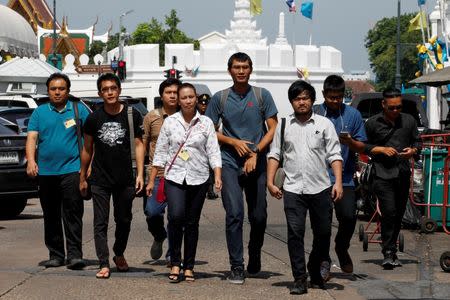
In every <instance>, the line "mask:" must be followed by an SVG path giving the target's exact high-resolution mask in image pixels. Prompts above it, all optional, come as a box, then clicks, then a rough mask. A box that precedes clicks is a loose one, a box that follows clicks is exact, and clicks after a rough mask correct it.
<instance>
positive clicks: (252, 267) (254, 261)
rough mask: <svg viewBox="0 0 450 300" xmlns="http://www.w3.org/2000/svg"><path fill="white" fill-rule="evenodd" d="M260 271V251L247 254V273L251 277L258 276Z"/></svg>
mask: <svg viewBox="0 0 450 300" xmlns="http://www.w3.org/2000/svg"><path fill="white" fill-rule="evenodd" d="M260 271H261V251H255V252H254V253H252V254H250V253H249V259H248V265H247V272H248V273H249V274H251V275H255V274H258V273H259V272H260Z"/></svg>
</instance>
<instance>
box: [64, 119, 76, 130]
mask: <svg viewBox="0 0 450 300" xmlns="http://www.w3.org/2000/svg"><path fill="white" fill-rule="evenodd" d="M75 124H76V123H75V120H74V119H70V120H66V121H65V122H64V127H66V129H69V128H70V127H72V126H75Z"/></svg>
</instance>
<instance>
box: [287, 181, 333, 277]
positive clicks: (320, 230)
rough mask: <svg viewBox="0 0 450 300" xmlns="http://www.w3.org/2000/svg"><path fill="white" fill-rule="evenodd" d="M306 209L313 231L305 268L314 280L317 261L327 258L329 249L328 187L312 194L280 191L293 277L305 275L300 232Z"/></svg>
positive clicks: (329, 206)
mask: <svg viewBox="0 0 450 300" xmlns="http://www.w3.org/2000/svg"><path fill="white" fill-rule="evenodd" d="M308 210H309V218H310V222H311V228H312V232H313V244H312V250H311V254H310V255H309V262H308V271H309V274H310V276H311V279H312V280H316V281H317V280H319V278H320V264H321V262H322V261H325V260H327V259H328V256H329V254H328V253H329V250H330V239H331V217H332V214H333V208H332V200H331V194H330V188H327V189H325V190H324V191H322V192H320V193H318V194H313V195H305V194H294V193H291V192H288V191H285V192H284V212H285V214H286V221H287V227H288V250H289V258H290V260H291V266H292V275H293V276H294V280H299V279H305V278H306V276H307V275H306V266H305V243H304V236H305V222H306V213H307V211H308Z"/></svg>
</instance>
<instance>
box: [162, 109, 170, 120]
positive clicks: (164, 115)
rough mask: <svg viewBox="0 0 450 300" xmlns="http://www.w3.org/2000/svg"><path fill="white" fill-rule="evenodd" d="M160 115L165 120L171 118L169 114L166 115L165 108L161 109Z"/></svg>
mask: <svg viewBox="0 0 450 300" xmlns="http://www.w3.org/2000/svg"><path fill="white" fill-rule="evenodd" d="M160 114H161V117H163V119H165V118H167V117H168V116H169V114H167V113H166V110H165V109H164V106H163V107H161V108H160Z"/></svg>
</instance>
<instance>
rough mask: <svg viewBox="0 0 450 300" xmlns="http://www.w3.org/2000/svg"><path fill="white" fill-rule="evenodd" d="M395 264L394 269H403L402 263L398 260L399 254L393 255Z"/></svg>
mask: <svg viewBox="0 0 450 300" xmlns="http://www.w3.org/2000/svg"><path fill="white" fill-rule="evenodd" d="M393 264H394V267H402V266H403V264H402V262H401V261H400V260H399V259H398V256H397V254H394V255H393Z"/></svg>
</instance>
